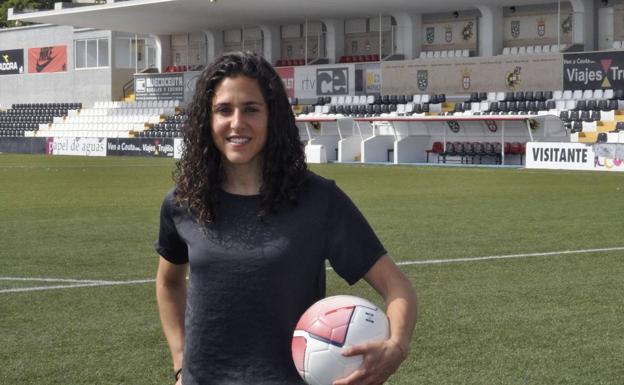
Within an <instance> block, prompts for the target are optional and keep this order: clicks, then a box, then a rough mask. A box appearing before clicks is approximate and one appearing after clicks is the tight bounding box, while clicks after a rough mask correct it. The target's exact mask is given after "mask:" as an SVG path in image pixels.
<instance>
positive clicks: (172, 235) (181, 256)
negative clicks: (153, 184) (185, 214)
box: [154, 190, 188, 265]
mask: <svg viewBox="0 0 624 385" xmlns="http://www.w3.org/2000/svg"><path fill="white" fill-rule="evenodd" d="M173 195H174V194H173V190H171V191H170V192H169V193H168V194H167V196H166V197H165V200H164V201H163V203H162V206H161V208H160V227H159V231H158V239H157V240H156V243H155V244H154V248H155V249H156V252H157V253H158V254H160V255H161V256H162V257H163V258H165V259H166V260H167V261H169V262H171V263H174V264H177V265H180V264H184V263H187V262H188V247H187V245H186V243H185V242H184V241H183V240H182V238H181V237H180V234H179V233H178V229H177V227H176V225H175V221H174V215H173V213H174V211H175V209H176V208H177V207H176V206H175V203H174V201H173Z"/></svg>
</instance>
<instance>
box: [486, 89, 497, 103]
mask: <svg viewBox="0 0 624 385" xmlns="http://www.w3.org/2000/svg"><path fill="white" fill-rule="evenodd" d="M487 101H488V102H495V101H496V92H494V91H491V92H488V93H487Z"/></svg>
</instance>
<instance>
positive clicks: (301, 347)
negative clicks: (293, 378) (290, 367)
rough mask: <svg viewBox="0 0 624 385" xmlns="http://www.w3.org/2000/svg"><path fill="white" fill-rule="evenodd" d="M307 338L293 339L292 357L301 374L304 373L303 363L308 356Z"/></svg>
mask: <svg viewBox="0 0 624 385" xmlns="http://www.w3.org/2000/svg"><path fill="white" fill-rule="evenodd" d="M306 345H307V342H306V338H305V337H293V339H292V356H293V361H294V362H295V366H296V367H297V370H298V371H299V374H301V373H303V369H304V366H303V362H304V360H305V354H306Z"/></svg>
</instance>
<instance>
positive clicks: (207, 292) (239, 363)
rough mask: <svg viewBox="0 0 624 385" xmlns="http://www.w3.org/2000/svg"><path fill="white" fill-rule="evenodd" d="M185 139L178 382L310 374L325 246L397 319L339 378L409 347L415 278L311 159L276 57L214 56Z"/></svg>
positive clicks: (176, 207) (175, 200) (170, 264)
mask: <svg viewBox="0 0 624 385" xmlns="http://www.w3.org/2000/svg"><path fill="white" fill-rule="evenodd" d="M184 146H185V151H184V154H183V156H182V159H181V160H180V162H179V163H178V169H177V171H176V174H175V181H176V188H175V189H173V190H172V191H170V192H169V193H168V194H167V196H166V198H165V201H164V202H163V205H162V208H161V219H160V221H161V222H160V232H159V236H158V241H157V242H156V250H157V251H158V253H159V254H160V255H161V258H160V260H159V266H158V273H157V279H156V289H157V290H156V295H157V300H158V306H159V312H160V317H161V321H162V325H163V330H164V334H165V336H166V338H167V342H168V344H169V348H170V350H171V355H172V358H173V369H174V372H175V373H176V376H175V377H176V384H178V385H180V384H182V383H183V384H184V385H198V384H201V385H205V384H208V385H212V384H219V385H222V384H227V385H250V384H266V385H291V384H292V385H295V384H297V385H300V384H303V382H302V380H301V378H300V377H299V375H298V373H297V370H296V368H295V366H294V364H293V362H292V358H291V352H290V343H291V338H292V332H293V330H294V327H295V324H296V322H297V320H298V319H299V317H300V316H301V314H303V312H304V311H305V310H306V309H307V308H308V307H309V306H310V305H311V304H312V303H314V302H315V301H317V300H319V299H321V298H323V297H324V295H325V259H328V260H329V261H330V263H331V264H332V267H333V268H334V270H335V271H336V272H337V273H338V274H339V275H340V276H341V277H343V278H344V279H345V280H347V282H349V283H350V284H353V283H355V282H357V281H358V280H359V279H361V278H364V279H365V280H366V281H367V282H368V283H369V284H370V285H371V286H373V287H374V288H375V289H376V290H377V291H378V292H379V293H380V294H381V296H382V297H383V299H384V300H385V303H386V313H387V315H388V318H389V320H390V326H391V335H390V338H389V339H388V340H387V341H382V342H375V343H370V344H366V345H362V346H352V347H350V348H346V349H345V351H344V353H343V354H345V355H357V354H363V355H364V362H363V364H362V366H361V367H360V369H359V370H358V371H356V372H355V373H353V374H352V375H350V376H348V377H347V378H344V379H340V380H338V381H336V382H335V385H350V384H358V385H359V384H365V385H366V384H370V385H372V384H382V383H383V382H384V381H385V380H386V379H387V378H388V377H389V376H390V375H391V374H392V373H393V372H394V371H395V370H396V369H397V368H398V366H399V365H400V363H401V362H402V361H403V360H404V359H405V358H406V356H407V352H408V345H409V342H410V338H411V333H412V330H413V327H414V322H415V317H416V314H415V313H416V304H415V294H414V291H413V289H412V286H411V284H410V282H409V280H408V279H407V278H406V277H405V276H404V275H403V274H402V273H401V272H400V270H399V269H398V268H397V267H396V265H395V264H394V263H393V262H392V260H391V259H390V258H389V257H388V256H387V255H386V251H385V249H384V248H383V246H382V245H381V243H380V242H379V240H378V239H377V237H376V236H375V234H374V233H373V231H372V229H371V228H370V226H369V225H368V223H367V222H366V220H365V219H364V217H363V216H362V215H361V213H360V212H359V211H358V210H357V208H356V207H355V206H354V205H353V203H352V202H351V200H350V199H349V198H348V197H347V196H346V195H345V194H344V193H343V192H342V191H341V190H340V189H338V187H337V186H336V185H335V183H333V182H331V181H328V180H326V179H323V178H321V177H319V176H317V175H315V174H313V173H312V172H310V171H308V170H307V167H306V164H305V161H304V153H303V149H302V145H301V142H300V139H299V134H298V129H297V127H296V125H295V119H294V116H293V114H292V111H291V108H290V105H289V103H288V98H287V96H286V92H285V89H284V86H283V83H282V81H281V79H280V78H279V76H278V75H277V74H276V72H275V70H274V69H273V68H272V67H271V65H270V64H268V63H267V62H266V61H265V60H264V59H263V58H261V57H259V56H257V55H255V54H251V53H233V54H227V55H225V56H223V57H221V58H220V59H218V60H217V61H216V62H215V63H214V64H212V65H211V66H209V68H207V69H206V70H205V71H204V73H203V74H202V75H201V77H200V79H199V80H198V82H197V85H196V91H195V96H194V99H193V102H192V104H191V106H190V114H189V121H188V124H187V126H186V128H185V133H184ZM189 266H190V271H189V280H188V287H187V283H186V274H187V268H188V267H189Z"/></svg>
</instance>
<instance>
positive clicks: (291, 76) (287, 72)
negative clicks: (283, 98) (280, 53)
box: [275, 67, 295, 98]
mask: <svg viewBox="0 0 624 385" xmlns="http://www.w3.org/2000/svg"><path fill="white" fill-rule="evenodd" d="M275 71H276V72H277V74H278V75H279V76H280V77H281V78H282V81H283V82H284V87H286V94H287V95H288V97H289V98H294V97H295V68H294V67H277V68H275Z"/></svg>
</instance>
